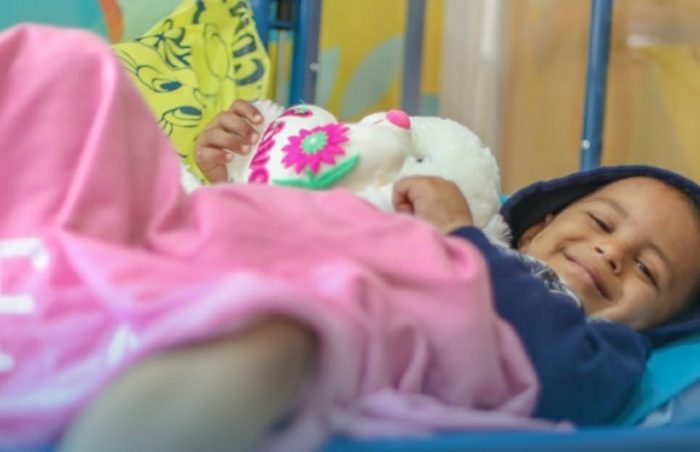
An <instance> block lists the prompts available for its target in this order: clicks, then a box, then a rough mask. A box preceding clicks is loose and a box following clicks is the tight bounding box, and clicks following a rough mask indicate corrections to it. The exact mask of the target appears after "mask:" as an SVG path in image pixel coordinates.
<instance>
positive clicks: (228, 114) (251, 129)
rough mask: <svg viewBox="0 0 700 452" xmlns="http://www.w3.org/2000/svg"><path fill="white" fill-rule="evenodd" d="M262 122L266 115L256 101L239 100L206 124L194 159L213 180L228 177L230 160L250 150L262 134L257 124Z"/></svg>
mask: <svg viewBox="0 0 700 452" xmlns="http://www.w3.org/2000/svg"><path fill="white" fill-rule="evenodd" d="M262 123H263V116H262V114H261V113H260V111H258V109H257V108H255V106H253V104H251V103H250V102H247V101H244V100H237V101H235V102H234V103H233V104H232V105H231V108H229V109H228V110H226V111H223V112H221V113H219V114H218V115H217V116H216V117H215V118H214V119H213V120H212V121H211V122H210V123H209V124H208V125H207V126H206V127H205V128H204V130H203V131H202V134H201V135H200V136H199V138H197V142H196V143H195V150H194V159H195V162H197V166H198V167H199V169H200V170H201V171H202V174H204V176H205V177H206V178H207V180H208V181H209V182H212V183H215V182H225V181H226V180H227V179H228V177H227V176H228V174H227V172H226V164H227V163H228V162H230V161H231V160H232V159H233V157H234V154H240V155H246V154H247V153H248V152H250V149H251V147H252V146H253V144H255V143H256V142H257V141H258V138H259V135H258V133H257V131H256V126H259V125H261V124H262Z"/></svg>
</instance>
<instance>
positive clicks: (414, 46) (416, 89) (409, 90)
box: [401, 0, 425, 115]
mask: <svg viewBox="0 0 700 452" xmlns="http://www.w3.org/2000/svg"><path fill="white" fill-rule="evenodd" d="M424 22H425V0H408V14H407V17H406V37H405V40H404V46H405V47H404V60H403V83H402V84H401V108H402V109H403V110H404V111H405V112H406V113H408V114H410V115H415V114H418V110H419V108H420V82H421V68H422V65H423V27H424Z"/></svg>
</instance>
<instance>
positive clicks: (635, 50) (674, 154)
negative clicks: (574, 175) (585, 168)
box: [500, 0, 700, 191]
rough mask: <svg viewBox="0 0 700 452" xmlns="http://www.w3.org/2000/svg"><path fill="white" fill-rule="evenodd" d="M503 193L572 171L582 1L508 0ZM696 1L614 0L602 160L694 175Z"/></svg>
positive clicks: (699, 75)
mask: <svg viewBox="0 0 700 452" xmlns="http://www.w3.org/2000/svg"><path fill="white" fill-rule="evenodd" d="M507 5H508V11H507V12H506V17H507V27H506V29H507V34H506V39H507V51H506V54H505V65H504V78H503V81H504V83H503V85H502V95H501V108H502V112H503V113H502V121H501V122H502V124H501V125H502V128H501V140H500V143H501V146H500V161H501V167H502V172H503V180H504V185H505V189H506V191H512V190H514V189H516V188H518V187H520V186H522V185H524V184H526V183H530V182H532V181H535V180H538V179H543V178H549V177H556V176H559V175H562V174H564V173H566V172H571V171H575V170H576V169H577V168H578V158H579V142H580V136H581V128H582V117H583V110H582V108H583V107H582V105H583V91H584V79H585V70H586V51H587V45H588V41H587V39H588V18H589V2H588V1H579V0H520V1H518V2H507ZM698 23H700V2H697V1H696V0H664V1H658V0H616V1H615V9H614V18H613V35H612V49H611V61H610V72H609V84H608V96H607V114H606V122H605V135H604V144H603V163H604V164H621V163H646V164H653V165H658V166H662V167H666V168H670V169H673V170H676V171H679V172H681V173H684V174H686V175H688V176H689V177H691V178H694V179H695V180H698V179H700V128H698V127H697V126H696V124H697V118H700V102H698V101H697V100H698V99H700V27H698V26H697V24H698Z"/></svg>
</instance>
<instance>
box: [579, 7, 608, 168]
mask: <svg viewBox="0 0 700 452" xmlns="http://www.w3.org/2000/svg"><path fill="white" fill-rule="evenodd" d="M612 10H613V0H592V1H591V19H590V30H589V32H588V70H587V75H586V94H585V105H584V112H583V137H582V138H581V169H582V170H587V169H591V168H595V167H597V166H599V165H600V160H601V152H602V147H603V128H604V125H605V93H606V88H607V82H608V61H609V59H610V32H611V25H612Z"/></svg>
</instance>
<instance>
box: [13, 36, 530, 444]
mask: <svg viewBox="0 0 700 452" xmlns="http://www.w3.org/2000/svg"><path fill="white" fill-rule="evenodd" d="M0 61H2V64H1V65H0V99H2V101H0V137H1V138H2V145H1V149H2V151H1V152H2V160H1V161H2V165H0V184H1V185H0V206H2V214H1V215H0V266H1V267H0V275H2V280H1V281H0V284H1V285H0V290H1V292H0V296H1V298H0V449H3V448H4V447H9V446H10V445H18V444H31V443H40V442H45V441H51V440H54V439H56V438H57V437H58V436H59V435H60V434H61V432H62V431H63V430H64V429H65V428H66V426H67V425H68V424H69V423H70V422H71V419H72V418H73V416H74V415H75V414H76V413H77V412H78V410H80V408H81V407H83V406H84V405H85V404H86V403H87V402H88V401H89V400H90V399H91V397H93V396H94V394H95V392H96V391H98V390H99V388H100V387H101V386H102V385H104V384H105V382H106V381H107V380H108V379H110V378H111V377H113V376H114V375H115V374H116V373H118V372H119V371H121V370H123V369H124V367H125V366H127V365H128V364H130V363H132V362H133V361H134V360H137V359H140V358H142V357H143V356H145V355H148V354H151V353H153V352H155V351H158V350H162V349H165V348H168V347H172V346H174V345H176V344H180V343H184V342H187V341H192V340H195V339H200V338H203V337H209V336H212V335H216V334H219V333H222V332H228V331H231V330H234V329H236V328H238V327H240V326H241V325H244V324H245V323H246V322H248V321H249V320H250V319H251V318H253V317H256V316H260V315H264V314H268V313H273V312H274V313H283V314H287V315H289V316H292V317H294V318H297V319H300V320H302V321H304V322H306V323H307V324H308V325H310V327H311V328H313V329H315V330H316V331H317V332H318V334H319V336H320V338H321V346H322V348H321V356H320V360H319V368H318V371H317V373H316V374H315V376H314V380H313V383H312V384H310V385H309V386H308V388H307V391H306V393H305V396H304V399H303V402H302V407H301V409H300V412H299V415H298V416H297V417H296V418H295V421H294V422H293V423H292V424H291V426H290V427H289V428H286V429H285V430H284V431H281V432H278V433H277V434H276V435H275V436H273V437H271V438H269V439H268V441H267V443H266V444H265V447H267V448H270V449H274V448H282V447H284V448H285V449H286V450H308V449H312V448H314V447H317V446H318V445H319V444H320V443H321V442H322V441H323V440H324V439H326V438H327V435H329V434H331V433H338V432H340V433H348V434H351V435H356V436H377V435H406V434H423V433H428V432H431V431H434V430H436V429H464V428H483V427H493V428H502V427H520V428H524V427H533V426H537V425H540V424H537V423H536V422H535V421H531V420H528V419H527V416H528V415H529V414H530V412H531V410H532V407H533V402H534V401H535V398H536V392H537V386H536V379H535V374H534V373H533V369H532V368H531V365H530V363H529V362H528V360H527V358H526V356H525V354H524V352H523V349H522V347H521V345H520V343H519V340H518V338H517V337H516V335H515V334H514V332H513V331H512V330H511V328H510V327H509V326H508V325H507V324H506V323H505V322H503V321H502V320H501V319H499V318H498V317H497V316H496V314H495V313H494V308H493V306H492V302H491V299H490V289H489V286H488V277H487V273H486V270H485V266H484V263H483V262H482V258H481V256H480V254H479V253H478V252H477V251H476V250H475V249H474V248H473V247H471V246H470V245H469V244H467V243H465V242H463V241H460V240H457V239H450V238H444V237H442V236H440V235H439V234H438V233H437V232H435V231H434V230H433V229H432V228H431V227H429V226H428V225H426V224H424V223H422V222H420V221H417V220H414V219H412V218H409V217H407V216H401V215H389V214H383V213H380V212H378V211H377V210H375V209H374V208H373V207H371V206H370V205H368V204H366V203H365V202H364V201H361V200H359V199H358V198H356V197H355V196H353V195H352V194H350V193H346V192H339V191H338V192H324V193H316V192H305V191H299V190H292V189H281V188H275V187H270V186H262V185H255V186H232V185H227V186H217V187H210V188H205V189H202V190H200V191H198V192H196V193H195V194H194V195H192V196H190V197H188V196H186V195H185V194H183V192H182V191H181V189H180V186H179V183H180V182H179V172H178V161H177V158H176V156H175V153H174V152H173V150H172V149H171V147H170V145H169V143H168V141H167V139H166V137H165V136H164V135H163V134H162V133H161V132H160V130H159V129H158V126H157V124H156V122H155V121H154V119H153V118H152V117H151V113H150V111H149V110H148V108H147V107H146V106H145V105H144V103H143V102H142V100H141V99H140V98H139V95H138V94H137V92H136V90H135V89H134V88H133V87H132V86H131V85H130V83H129V82H128V80H127V78H126V77H125V75H124V74H123V73H122V70H121V68H120V66H119V63H118V62H117V61H116V60H115V59H114V58H113V57H112V55H111V53H110V51H109V49H108V48H107V47H105V46H104V45H103V44H102V42H100V41H99V40H98V39H97V38H95V37H92V36H90V35H88V34H86V33H84V32H78V31H65V30H63V31H59V30H55V29H48V28H42V27H22V28H16V29H14V30H11V31H9V32H7V33H5V34H4V35H2V37H1V38H0ZM22 295H23V296H24V298H17V297H18V296H22ZM12 297H14V298H12Z"/></svg>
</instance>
